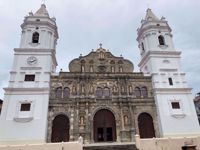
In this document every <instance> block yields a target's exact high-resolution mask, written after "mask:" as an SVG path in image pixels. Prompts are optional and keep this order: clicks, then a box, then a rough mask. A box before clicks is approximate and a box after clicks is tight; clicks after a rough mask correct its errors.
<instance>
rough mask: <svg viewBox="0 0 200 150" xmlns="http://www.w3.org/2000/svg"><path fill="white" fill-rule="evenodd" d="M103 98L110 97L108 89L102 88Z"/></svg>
mask: <svg viewBox="0 0 200 150" xmlns="http://www.w3.org/2000/svg"><path fill="white" fill-rule="evenodd" d="M103 96H105V97H110V89H109V88H107V87H106V88H104V90H103Z"/></svg>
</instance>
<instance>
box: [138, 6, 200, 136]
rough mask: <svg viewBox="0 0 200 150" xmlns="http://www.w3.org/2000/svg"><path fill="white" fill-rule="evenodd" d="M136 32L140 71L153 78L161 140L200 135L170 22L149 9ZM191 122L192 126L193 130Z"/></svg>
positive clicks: (189, 90)
mask: <svg viewBox="0 0 200 150" xmlns="http://www.w3.org/2000/svg"><path fill="white" fill-rule="evenodd" d="M137 31H138V37H137V41H138V44H139V49H140V55H141V61H140V63H139V67H140V70H141V71H142V72H143V73H144V74H145V75H147V76H151V77H152V85H153V91H154V98H155V101H156V106H157V112H158V121H159V130H160V133H161V136H162V137H167V136H183V135H184V136H185V135H192V134H199V133H200V128H199V124H198V120H197V117H196V112H195V109H194V103H193V99H192V95H191V89H190V88H188V86H187V82H186V79H185V73H184V72H183V71H182V69H181V63H180V58H181V52H180V51H177V50H176V49H175V48H174V44H173V40H172V33H171V31H172V30H171V28H170V26H169V25H168V22H167V21H166V20H165V18H164V17H161V19H159V18H158V17H156V15H155V14H154V13H153V12H152V11H151V9H147V11H146V16H145V19H143V20H142V21H141V27H140V28H139V29H138V30H137ZM174 104H176V105H178V107H177V108H175V107H174ZM189 122H190V124H192V125H193V127H192V128H193V129H192V130H191V128H190V125H189V124H188V123H189ZM172 123H173V128H172V126H171V124H172Z"/></svg>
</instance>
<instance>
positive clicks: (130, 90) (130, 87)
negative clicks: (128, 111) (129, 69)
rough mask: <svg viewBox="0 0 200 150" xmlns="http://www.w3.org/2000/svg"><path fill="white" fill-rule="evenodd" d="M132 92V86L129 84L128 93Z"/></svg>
mask: <svg viewBox="0 0 200 150" xmlns="http://www.w3.org/2000/svg"><path fill="white" fill-rule="evenodd" d="M132 92H133V88H132V86H131V85H130V86H129V94H132Z"/></svg>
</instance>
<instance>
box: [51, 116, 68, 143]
mask: <svg viewBox="0 0 200 150" xmlns="http://www.w3.org/2000/svg"><path fill="white" fill-rule="evenodd" d="M52 124H53V126H52V135H51V142H67V141H69V118H68V117H67V116H65V115H62V114H61V115H58V116H56V117H55V118H54V120H53V123H52Z"/></svg>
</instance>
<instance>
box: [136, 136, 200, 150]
mask: <svg viewBox="0 0 200 150" xmlns="http://www.w3.org/2000/svg"><path fill="white" fill-rule="evenodd" d="M135 140H136V147H137V148H138V149H139V150H200V136H193V137H170V138H150V139H141V138H140V136H139V135H135Z"/></svg>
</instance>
